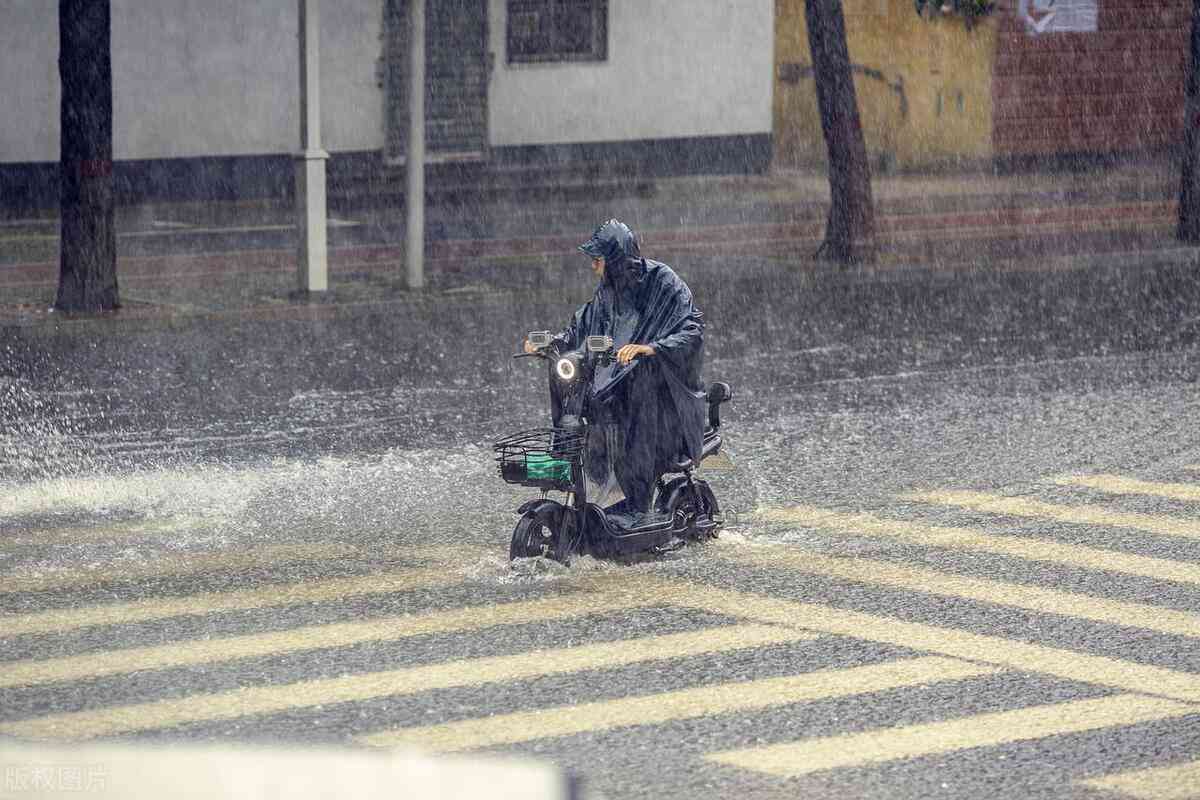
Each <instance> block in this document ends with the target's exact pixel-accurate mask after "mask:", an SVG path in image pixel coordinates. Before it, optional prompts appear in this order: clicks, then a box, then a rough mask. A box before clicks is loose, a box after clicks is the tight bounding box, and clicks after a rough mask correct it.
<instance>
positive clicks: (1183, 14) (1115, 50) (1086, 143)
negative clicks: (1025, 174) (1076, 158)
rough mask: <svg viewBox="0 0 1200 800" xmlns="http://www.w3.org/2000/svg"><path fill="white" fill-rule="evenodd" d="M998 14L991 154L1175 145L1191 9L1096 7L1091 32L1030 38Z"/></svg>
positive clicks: (1183, 5) (1010, 17)
mask: <svg viewBox="0 0 1200 800" xmlns="http://www.w3.org/2000/svg"><path fill="white" fill-rule="evenodd" d="M1016 5H1017V3H1016V0H1004V2H1003V3H1002V7H1001V8H1000V10H999V11H998V13H999V19H998V20H997V22H998V26H999V27H998V34H997V42H996V62H995V72H994V75H993V83H992V106H993V120H994V122H993V129H992V143H993V147H994V150H995V153H996V155H998V156H1023V155H1054V154H1063V153H1112V152H1130V151H1136V150H1146V149H1152V148H1157V147H1163V146H1168V145H1172V144H1174V143H1176V142H1178V141H1179V140H1180V138H1181V135H1182V130H1183V99H1184V83H1185V76H1186V71H1187V68H1188V36H1189V33H1190V30H1191V3H1189V2H1186V0H1099V17H1098V20H1097V27H1098V30H1097V31H1096V32H1095V33H1054V34H1044V35H1041V36H1030V35H1028V34H1027V33H1026V31H1025V27H1024V24H1023V23H1022V21H1021V20H1020V19H1019V18H1018V17H1017V15H1016V11H1015V9H1016Z"/></svg>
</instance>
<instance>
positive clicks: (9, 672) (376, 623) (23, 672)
mask: <svg viewBox="0 0 1200 800" xmlns="http://www.w3.org/2000/svg"><path fill="white" fill-rule="evenodd" d="M639 605H645V600H644V599H637V598H634V597H631V596H619V595H609V594H601V593H580V594H575V595H568V596H565V597H550V598H545V599H541V600H529V601H525V602H516V603H501V604H493V605H486V606H471V607H468V608H456V609H451V610H449V611H439V612H433V613H428V614H406V615H402V616H391V617H381V618H378V619H372V620H368V621H366V622H344V623H333V624H328V625H309V626H304V627H300V628H290V629H288V630H286V631H273V632H271V633H259V634H250V635H245V636H231V637H227V638H223V639H204V640H199V641H181V642H171V643H170V644H165V645H157V646H153V647H133V648H128V649H124V650H108V651H102V652H98V653H88V654H86V655H81V656H68V657H64V658H52V659H42V660H32V659H31V660H26V661H4V662H0V687H8V686H33V685H37V684H46V683H58V682H62V681H74V680H87V679H90V678H99V677H103V676H105V675H120V674H123V673H128V672H136V671H140V670H151V669H169V668H172V667H182V666H188V665H190V664H209V663H214V662H221V661H233V660H236V659H239V658H254V657H256V656H268V655H274V654H279V653H295V652H300V651H304V650H316V649H319V648H325V647H348V646H350V645H355V644H361V643H363V642H380V641H395V640H398V639H405V638H408V637H411V636H421V635H426V634H437V633H451V632H455V631H471V630H480V629H483V628H490V627H494V626H497V625H515V624H519V623H525V622H529V621H531V620H538V621H542V620H553V619H564V618H567V617H575V616H580V615H584V614H597V613H603V612H606V611H615V610H621V609H627V608H631V607H635V606H639Z"/></svg>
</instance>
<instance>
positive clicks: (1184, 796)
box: [1078, 761, 1200, 800]
mask: <svg viewBox="0 0 1200 800" xmlns="http://www.w3.org/2000/svg"><path fill="white" fill-rule="evenodd" d="M1078 783H1079V784H1081V785H1083V786H1090V787H1091V788H1093V789H1101V790H1105V791H1108V792H1113V793H1116V794H1120V795H1125V796H1127V797H1133V798H1137V800H1195V798H1198V797H1200V761H1191V762H1189V763H1186V764H1173V765H1171V766H1168V767H1152V768H1150V769H1138V770H1130V771H1128V772H1118V773H1115V774H1113V775H1105V776H1103V777H1100V778H1089V779H1087V780H1082V781H1078Z"/></svg>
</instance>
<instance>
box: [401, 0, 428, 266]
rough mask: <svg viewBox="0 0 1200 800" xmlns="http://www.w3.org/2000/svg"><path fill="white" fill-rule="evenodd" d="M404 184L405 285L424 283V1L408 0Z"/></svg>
mask: <svg viewBox="0 0 1200 800" xmlns="http://www.w3.org/2000/svg"><path fill="white" fill-rule="evenodd" d="M408 9H409V17H408V20H409V27H408V41H409V60H408V81H409V83H408V153H407V156H408V158H407V159H406V165H405V166H406V172H407V178H408V187H407V191H406V192H405V198H404V199H405V205H406V206H407V209H408V227H407V228H406V233H405V240H406V241H405V245H406V248H405V249H406V256H407V258H406V265H407V277H408V288H410V289H421V288H423V287H424V286H425V0H409V3H408Z"/></svg>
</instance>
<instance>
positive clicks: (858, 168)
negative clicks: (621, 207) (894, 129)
mask: <svg viewBox="0 0 1200 800" xmlns="http://www.w3.org/2000/svg"><path fill="white" fill-rule="evenodd" d="M1198 1H1200V0H1198ZM804 17H805V20H806V21H807V23H808V45H809V49H810V50H811V51H812V60H813V77H814V79H815V82H816V86H817V107H818V108H819V109H820V112H821V130H822V132H823V133H824V134H825V147H826V149H827V150H828V152H829V193H830V199H831V201H832V202H831V204H830V206H829V219H828V221H827V222H826V225H825V241H824V243H823V244H822V245H821V248H820V249H819V250H818V251H817V254H818V255H823V256H824V257H825V258H829V259H831V260H834V261H838V262H841V263H843V264H851V263H855V262H857V261H863V260H872V259H873V258H874V255H875V209H874V204H873V202H872V199H871V168H870V165H869V164H868V163H867V146H866V144H865V142H864V141H863V133H862V121H861V120H860V119H859V116H858V99H857V97H856V96H855V92H854V78H853V76H852V75H851V72H850V48H849V46H848V45H847V44H846V20H845V17H844V16H843V14H842V3H841V0H804Z"/></svg>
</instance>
